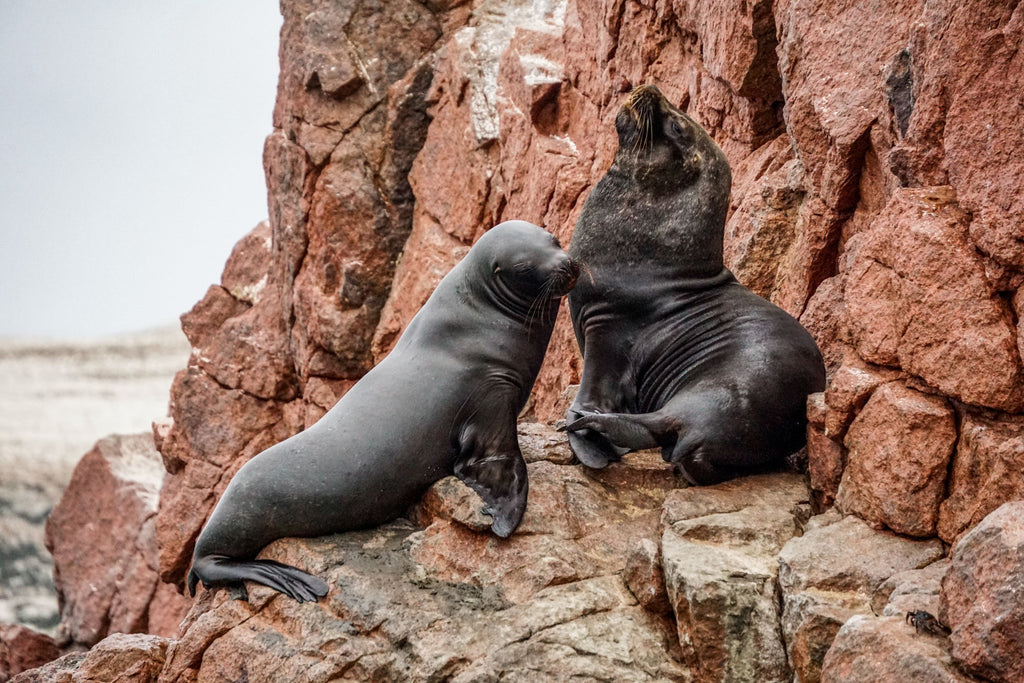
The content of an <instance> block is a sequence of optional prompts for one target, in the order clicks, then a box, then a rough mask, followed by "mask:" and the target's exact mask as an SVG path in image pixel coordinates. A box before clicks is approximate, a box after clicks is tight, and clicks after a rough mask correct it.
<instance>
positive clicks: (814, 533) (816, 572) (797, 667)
mask: <svg viewBox="0 0 1024 683" xmlns="http://www.w3.org/2000/svg"><path fill="white" fill-rule="evenodd" d="M940 557H942V543H941V542H940V541H938V540H937V539H931V540H928V541H912V540H909V539H906V538H902V537H900V536H896V535H894V534H891V533H888V532H882V531H875V530H873V529H871V527H869V526H868V525H867V524H866V523H864V522H863V521H862V520H860V519H857V518H856V517H852V516H850V517H845V518H839V516H838V515H837V514H836V513H834V512H832V513H829V514H825V515H821V516H818V517H812V518H811V520H810V522H808V524H807V529H806V531H805V532H804V534H803V536H799V537H797V538H794V539H792V540H791V541H789V542H788V543H787V544H786V545H785V547H784V548H783V549H782V552H781V553H780V554H779V557H778V562H779V579H778V581H779V587H780V592H781V595H782V605H783V613H782V620H781V622H782V632H783V635H784V637H785V642H786V647H787V652H788V655H789V662H790V665H791V666H792V667H793V670H794V674H795V676H796V677H797V679H798V680H800V681H818V680H826V679H825V678H824V677H823V676H822V673H821V667H822V661H823V658H824V657H825V653H826V652H828V651H829V647H830V646H831V644H832V639H833V638H834V637H835V635H836V633H837V632H838V631H839V629H840V627H841V626H842V625H843V624H844V623H846V621H847V620H848V619H849V618H850V617H851V616H853V615H855V614H870V613H871V609H870V601H871V596H872V595H873V594H874V593H875V591H876V590H877V589H878V587H879V586H880V585H882V583H883V582H884V581H886V580H887V579H889V578H890V577H892V576H893V575H894V574H896V573H897V572H900V571H904V570H909V569H919V568H921V567H924V566H927V565H929V564H931V563H932V562H934V561H935V560H937V559H938V558H940Z"/></svg>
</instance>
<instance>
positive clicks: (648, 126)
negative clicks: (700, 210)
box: [612, 85, 731, 195]
mask: <svg viewBox="0 0 1024 683" xmlns="http://www.w3.org/2000/svg"><path fill="white" fill-rule="evenodd" d="M615 129H616V131H617V132H618V134H619V149H618V151H617V152H616V155H615V163H614V165H613V167H612V169H613V171H614V172H617V173H620V174H623V175H627V176H630V177H631V178H633V179H634V180H636V181H637V182H639V183H641V184H643V185H644V186H650V187H651V189H655V190H658V191H666V190H672V189H676V190H678V189H681V188H684V187H687V186H689V185H692V184H694V183H695V182H697V180H698V179H701V178H703V179H704V180H706V181H708V182H710V183H712V184H713V185H715V186H716V187H717V186H720V185H721V184H723V183H724V188H725V194H726V195H728V192H729V183H730V181H731V177H730V174H729V162H728V160H727V159H726V158H725V154H724V153H723V152H722V150H721V148H720V147H719V146H718V145H717V144H716V143H715V141H714V140H712V139H711V136H710V135H708V134H707V133H706V132H705V131H704V129H703V128H701V127H700V125H698V124H697V122H696V121H694V120H693V119H691V118H690V117H689V116H687V115H686V114H684V113H683V112H681V111H680V110H679V109H677V108H676V107H674V106H673V105H672V103H671V102H669V101H668V100H667V99H666V98H665V96H664V95H663V94H662V93H661V91H660V90H658V88H657V87H656V86H653V85H641V86H639V87H637V88H635V89H633V91H632V92H631V93H630V95H629V98H628V99H627V100H626V102H625V104H623V105H622V108H621V109H619V113H618V115H617V116H616V117H615Z"/></svg>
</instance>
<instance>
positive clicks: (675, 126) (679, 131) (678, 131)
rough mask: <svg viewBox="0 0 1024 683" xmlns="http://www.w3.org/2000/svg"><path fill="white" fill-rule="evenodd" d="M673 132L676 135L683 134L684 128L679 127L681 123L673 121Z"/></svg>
mask: <svg viewBox="0 0 1024 683" xmlns="http://www.w3.org/2000/svg"><path fill="white" fill-rule="evenodd" d="M672 132H673V133H675V134H676V135H682V134H683V127H682V126H681V125H679V122H678V121H676V120H675V119H672Z"/></svg>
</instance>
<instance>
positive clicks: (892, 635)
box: [821, 615, 974, 683]
mask: <svg viewBox="0 0 1024 683" xmlns="http://www.w3.org/2000/svg"><path fill="white" fill-rule="evenodd" d="M887 680H904V681H929V682H931V681H935V683H969V682H970V681H972V680H974V679H971V678H969V677H967V676H964V675H963V674H962V673H960V671H958V670H957V668H956V666H955V665H954V664H953V661H952V659H951V658H950V656H949V651H948V649H947V648H946V647H945V646H944V643H943V640H942V639H941V638H937V637H935V636H930V635H917V634H916V633H915V632H914V627H913V626H911V625H909V624H907V623H906V622H905V621H904V619H903V618H902V617H882V618H880V619H879V618H874V617H870V616H865V615H857V616H855V617H852V618H851V619H850V620H849V621H848V622H846V623H845V624H844V625H843V627H842V628H841V629H839V632H838V633H837V634H836V639H835V642H834V643H833V644H832V647H831V648H830V649H829V651H828V654H827V655H826V656H825V662H824V666H823V667H822V671H821V681H822V683H840V682H842V683H860V682H861V681H863V683H868V682H869V681H870V682H871V683H876V682H877V681H887Z"/></svg>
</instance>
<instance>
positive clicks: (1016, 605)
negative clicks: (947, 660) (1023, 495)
mask: <svg viewBox="0 0 1024 683" xmlns="http://www.w3.org/2000/svg"><path fill="white" fill-rule="evenodd" d="M940 603H941V604H940V610H939V615H940V618H942V620H943V621H944V622H945V623H946V624H948V625H949V627H950V628H951V629H952V630H953V632H952V634H951V635H950V637H949V639H950V641H951V642H952V646H953V659H955V660H956V661H957V663H958V664H959V665H960V666H961V667H962V668H963V669H964V670H965V671H967V672H969V673H971V674H974V675H976V676H980V677H982V678H985V679H987V680H990V681H998V682H999V683H1004V682H1005V683H1009V682H1010V681H1019V680H1022V679H1024V501H1015V502H1012V503H1006V504H1004V505H1002V506H1000V507H999V508H998V509H996V511H995V512H993V513H992V514H990V515H989V516H987V517H986V518H985V519H984V520H982V522H981V523H980V524H978V526H976V527H975V528H974V529H972V530H971V531H970V532H969V533H968V534H966V535H965V536H964V537H963V538H962V539H960V542H959V543H957V544H956V546H954V548H953V550H952V552H951V553H950V567H949V571H948V572H946V575H945V577H943V579H942V592H941V594H940Z"/></svg>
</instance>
